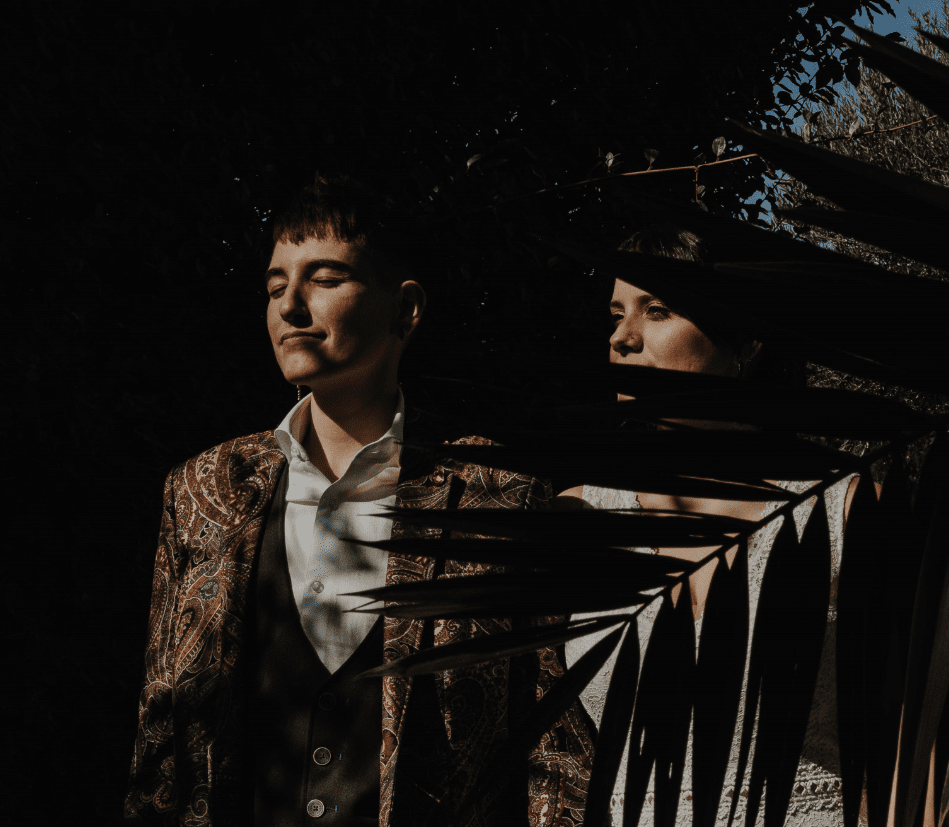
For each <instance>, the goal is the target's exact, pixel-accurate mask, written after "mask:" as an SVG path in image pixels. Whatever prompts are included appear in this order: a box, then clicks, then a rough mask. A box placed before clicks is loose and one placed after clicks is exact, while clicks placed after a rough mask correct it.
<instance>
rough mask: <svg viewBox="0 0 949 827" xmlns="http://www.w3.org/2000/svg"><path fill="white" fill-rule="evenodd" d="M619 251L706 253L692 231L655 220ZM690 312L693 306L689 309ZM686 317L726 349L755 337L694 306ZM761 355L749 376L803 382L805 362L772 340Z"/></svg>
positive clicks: (699, 258)
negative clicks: (755, 367)
mask: <svg viewBox="0 0 949 827" xmlns="http://www.w3.org/2000/svg"><path fill="white" fill-rule="evenodd" d="M617 249H619V250H621V251H629V252H634V253H644V254H645V255H653V256H665V257H667V258H678V259H682V260H684V261H694V262H696V263H697V264H704V263H705V261H704V258H705V256H706V255H707V253H706V245H705V242H704V241H703V240H702V239H701V238H700V237H699V236H697V235H696V234H695V233H692V232H689V231H688V230H683V229H682V228H681V227H677V226H676V225H674V224H670V223H668V222H656V223H654V224H650V225H649V226H647V227H645V228H644V229H642V230H640V231H638V232H636V233H634V234H633V235H632V236H630V237H629V238H628V239H626V240H625V241H624V242H622V243H621V244H620V245H619V247H618V248H617ZM688 310H689V311H692V310H693V308H689V309H688ZM689 318H690V319H691V320H692V321H693V322H694V324H695V325H696V326H697V327H698V328H699V329H700V330H701V331H702V332H703V333H704V334H705V335H706V336H708V337H709V338H710V339H711V340H712V341H714V342H716V343H717V344H719V345H722V346H725V347H727V348H730V349H731V350H733V351H735V353H736V354H737V353H738V352H740V350H741V346H742V344H743V343H744V342H746V341H748V340H750V339H754V338H756V337H755V335H754V334H753V333H752V332H750V331H748V330H743V329H741V328H735V327H729V326H724V325H721V324H719V323H717V322H716V321H715V320H712V319H709V318H708V316H707V315H706V314H704V313H702V312H701V310H698V309H696V312H689ZM762 345H763V346H762V348H761V355H760V357H759V358H758V359H756V360H755V361H756V362H757V363H758V364H757V369H756V370H755V372H754V373H753V374H751V376H753V377H754V378H756V379H759V380H771V381H782V382H788V383H791V384H795V385H803V384H804V383H805V381H806V372H805V368H806V361H805V360H803V359H801V358H800V357H798V356H797V355H796V354H793V353H789V352H787V351H786V349H785V348H782V347H779V346H778V345H777V343H775V342H765V343H762Z"/></svg>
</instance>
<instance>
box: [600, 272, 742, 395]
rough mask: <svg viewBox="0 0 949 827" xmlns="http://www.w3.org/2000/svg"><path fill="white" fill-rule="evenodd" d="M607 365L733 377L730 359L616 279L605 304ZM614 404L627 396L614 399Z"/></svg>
mask: <svg viewBox="0 0 949 827" xmlns="http://www.w3.org/2000/svg"><path fill="white" fill-rule="evenodd" d="M610 313H611V315H612V317H613V335H612V336H610V362H614V363H616V364H624V365H641V366H643V367H653V368H662V369H664V370H682V371H690V372H692V373H711V374H717V375H719V376H736V375H737V374H738V364H737V361H736V358H735V354H734V353H733V352H732V351H731V350H730V349H728V348H726V347H722V346H721V345H719V344H716V343H715V342H713V341H712V340H711V339H710V338H709V337H708V336H706V335H705V334H704V333H703V332H702V331H701V330H699V328H698V327H697V326H696V325H695V324H694V323H693V322H692V321H691V320H690V319H689V318H687V317H686V316H683V315H682V314H680V313H677V312H676V311H675V310H673V309H672V308H671V307H669V305H667V304H666V303H665V302H663V301H662V300H661V299H659V298H657V297H656V296H653V295H651V294H650V293H647V292H645V291H644V290H640V289H639V288H638V287H634V286H633V285H632V284H628V283H627V282H625V281H621V280H620V279H616V282H615V284H614V285H613V298H612V300H611V301H610ZM617 398H618V399H619V400H620V401H623V400H626V399H631V398H632V397H629V396H625V395H623V394H618V395H617Z"/></svg>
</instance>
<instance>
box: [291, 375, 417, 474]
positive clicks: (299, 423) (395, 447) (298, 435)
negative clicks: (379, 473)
mask: <svg viewBox="0 0 949 827" xmlns="http://www.w3.org/2000/svg"><path fill="white" fill-rule="evenodd" d="M310 396H312V394H307V395H306V396H304V397H303V399H301V400H300V401H299V402H297V403H296V405H294V406H293V407H292V408H291V409H290V411H289V412H288V413H287V415H286V416H285V417H284V418H283V421H282V422H281V423H280V424H279V425H278V426H277V427H276V428H275V429H274V437H275V438H276V440H277V443H278V444H279V445H280V450H281V451H283V455H284V456H285V457H286V458H287V461H288V462H291V463H292V462H294V460H298V461H302V462H306V461H308V460H309V457H308V455H307V453H306V450H305V449H304V447H303V444H302V443H301V441H300V440H301V439H302V437H303V436H304V435H305V434H306V429H307V417H308V416H309V411H310ZM404 424H405V397H404V396H403V395H402V388H401V387H399V399H398V402H397V403H396V407H395V416H394V417H393V418H392V425H390V426H389V430H388V431H386V432H385V433H384V434H383V435H382V436H381V437H379V439H377V440H376V441H375V442H370V443H369V444H368V445H364V446H363V447H362V448H361V449H360V450H359V451H358V452H357V453H356V456H355V457H354V458H353V462H354V463H355V462H357V461H359V460H361V459H370V458H371V459H374V460H378V459H393V458H395V457H398V456H399V449H400V447H401V446H400V445H399V442H400V441H401V440H402V432H403V428H404ZM397 440H398V441H397Z"/></svg>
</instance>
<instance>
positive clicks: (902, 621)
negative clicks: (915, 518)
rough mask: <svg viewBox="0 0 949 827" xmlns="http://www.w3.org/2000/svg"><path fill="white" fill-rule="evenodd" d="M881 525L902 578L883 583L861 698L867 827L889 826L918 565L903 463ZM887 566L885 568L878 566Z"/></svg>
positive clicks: (886, 492) (889, 482)
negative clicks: (898, 553)
mask: <svg viewBox="0 0 949 827" xmlns="http://www.w3.org/2000/svg"><path fill="white" fill-rule="evenodd" d="M879 512H880V515H879V523H878V525H880V526H882V528H883V531H882V542H883V545H884V547H885V548H886V549H887V553H888V554H892V551H891V550H892V549H894V548H899V549H900V550H901V558H902V559H901V568H902V569H903V574H902V576H901V577H899V578H896V579H892V580H890V581H888V583H887V597H888V600H887V601H885V602H884V601H881V603H882V605H883V606H885V610H884V611H879V610H877V611H873V612H871V614H870V623H869V624H868V629H867V640H868V641H874V642H878V643H877V645H876V646H874V647H872V648H871V647H868V649H867V658H866V671H865V677H864V680H865V682H866V689H865V695H864V697H865V698H866V703H867V705H868V709H867V713H866V714H867V727H866V733H867V770H866V775H867V808H868V813H869V827H885V825H886V824H887V822H888V810H889V804H890V791H891V789H892V785H893V772H894V769H895V766H896V751H897V746H898V737H899V730H900V718H901V714H902V704H903V683H904V675H905V672H904V664H905V663H906V657H907V652H908V648H909V646H908V638H909V623H908V618H910V617H911V613H912V605H913V600H914V598H915V588H916V581H917V578H918V573H919V565H920V562H921V556H922V555H921V553H920V549H919V548H918V547H917V544H914V543H912V542H910V541H909V539H908V537H907V534H908V531H907V527H908V526H911V525H912V515H911V510H910V492H909V481H908V479H907V476H906V471H905V469H904V467H903V463H902V461H901V457H899V456H898V455H897V456H896V457H894V459H893V464H892V466H891V468H890V470H889V473H888V474H887V476H886V480H885V483H884V485H883V493H882V496H881V497H880V506H879ZM881 565H883V566H886V565H887V562H883V563H881Z"/></svg>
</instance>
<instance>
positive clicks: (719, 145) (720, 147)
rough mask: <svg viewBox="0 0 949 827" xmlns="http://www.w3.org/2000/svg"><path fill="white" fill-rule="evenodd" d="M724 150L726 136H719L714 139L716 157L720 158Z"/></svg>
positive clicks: (713, 148)
mask: <svg viewBox="0 0 949 827" xmlns="http://www.w3.org/2000/svg"><path fill="white" fill-rule="evenodd" d="M724 151H725V138H724V137H718V138H716V139H715V140H714V141H712V152H713V153H715V157H716V158H720V157H721V156H722V153H723V152H724Z"/></svg>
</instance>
